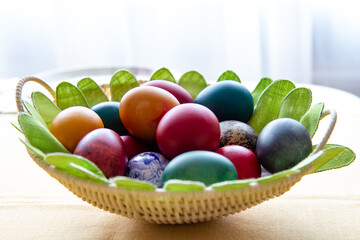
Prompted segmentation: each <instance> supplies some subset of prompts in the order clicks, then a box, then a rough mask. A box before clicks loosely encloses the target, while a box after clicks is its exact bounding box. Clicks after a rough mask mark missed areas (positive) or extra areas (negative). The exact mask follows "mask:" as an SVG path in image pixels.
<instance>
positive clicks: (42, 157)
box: [20, 139, 45, 159]
mask: <svg viewBox="0 0 360 240" xmlns="http://www.w3.org/2000/svg"><path fill="white" fill-rule="evenodd" d="M20 141H21V142H22V143H23V144H24V145H25V147H26V148H27V149H29V150H30V151H31V152H32V153H34V154H35V155H36V156H38V157H40V158H41V159H44V157H45V153H43V152H42V151H40V150H39V149H37V148H36V147H34V146H32V145H30V144H29V143H28V142H26V141H24V140H22V139H20Z"/></svg>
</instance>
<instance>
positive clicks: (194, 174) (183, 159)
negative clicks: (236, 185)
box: [162, 151, 237, 186]
mask: <svg viewBox="0 0 360 240" xmlns="http://www.w3.org/2000/svg"><path fill="white" fill-rule="evenodd" d="M170 179H180V180H191V181H199V182H203V183H204V184H205V185H207V186H209V185H211V184H213V183H217V182H222V181H228V180H236V179H237V172H236V169H235V166H234V165H233V164H232V162H231V161H230V160H229V159H227V158H226V157H224V156H222V155H220V154H217V153H215V152H210V151H191V152H186V153H183V154H180V155H178V156H177V157H175V158H174V159H172V160H171V161H170V162H169V164H168V165H167V166H166V168H165V169H164V172H163V175H162V183H163V184H164V183H165V182H166V181H168V180H170Z"/></svg>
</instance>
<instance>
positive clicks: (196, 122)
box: [156, 103, 220, 159]
mask: <svg viewBox="0 0 360 240" xmlns="http://www.w3.org/2000/svg"><path fill="white" fill-rule="evenodd" d="M219 139H220V124H219V121H218V120H217V117H216V116H215V114H214V113H213V112H212V111H211V110H209V109H208V108H207V107H204V106H202V105H200V104H195V103H186V104H181V105H178V106H176V107H174V108H172V109H170V110H169V111H168V112H167V113H166V114H165V115H164V116H163V118H162V119H161V120H160V122H159V125H158V128H157V130H156V140H157V144H158V146H159V148H160V150H161V152H162V153H163V154H164V155H165V156H167V157H168V158H170V159H171V158H174V157H176V156H177V155H179V154H181V153H184V152H188V151H193V150H207V151H214V150H215V149H216V147H217V144H218V142H219Z"/></svg>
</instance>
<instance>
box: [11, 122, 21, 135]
mask: <svg viewBox="0 0 360 240" xmlns="http://www.w3.org/2000/svg"><path fill="white" fill-rule="evenodd" d="M10 123H11V125H13V127H14V128H16V129H17V130H18V131H19V132H21V133H22V134H24V133H23V130H22V129H21V126H20V124H19V123H17V122H10Z"/></svg>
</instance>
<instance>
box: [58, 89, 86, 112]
mask: <svg viewBox="0 0 360 240" xmlns="http://www.w3.org/2000/svg"><path fill="white" fill-rule="evenodd" d="M56 105H57V106H58V108H60V109H61V110H64V109H66V108H69V107H73V106H83V107H89V106H88V104H87V102H86V100H85V97H84V95H83V94H82V92H81V91H80V89H78V88H77V87H76V86H74V85H72V84H71V83H69V82H61V83H60V84H59V85H57V87H56Z"/></svg>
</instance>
